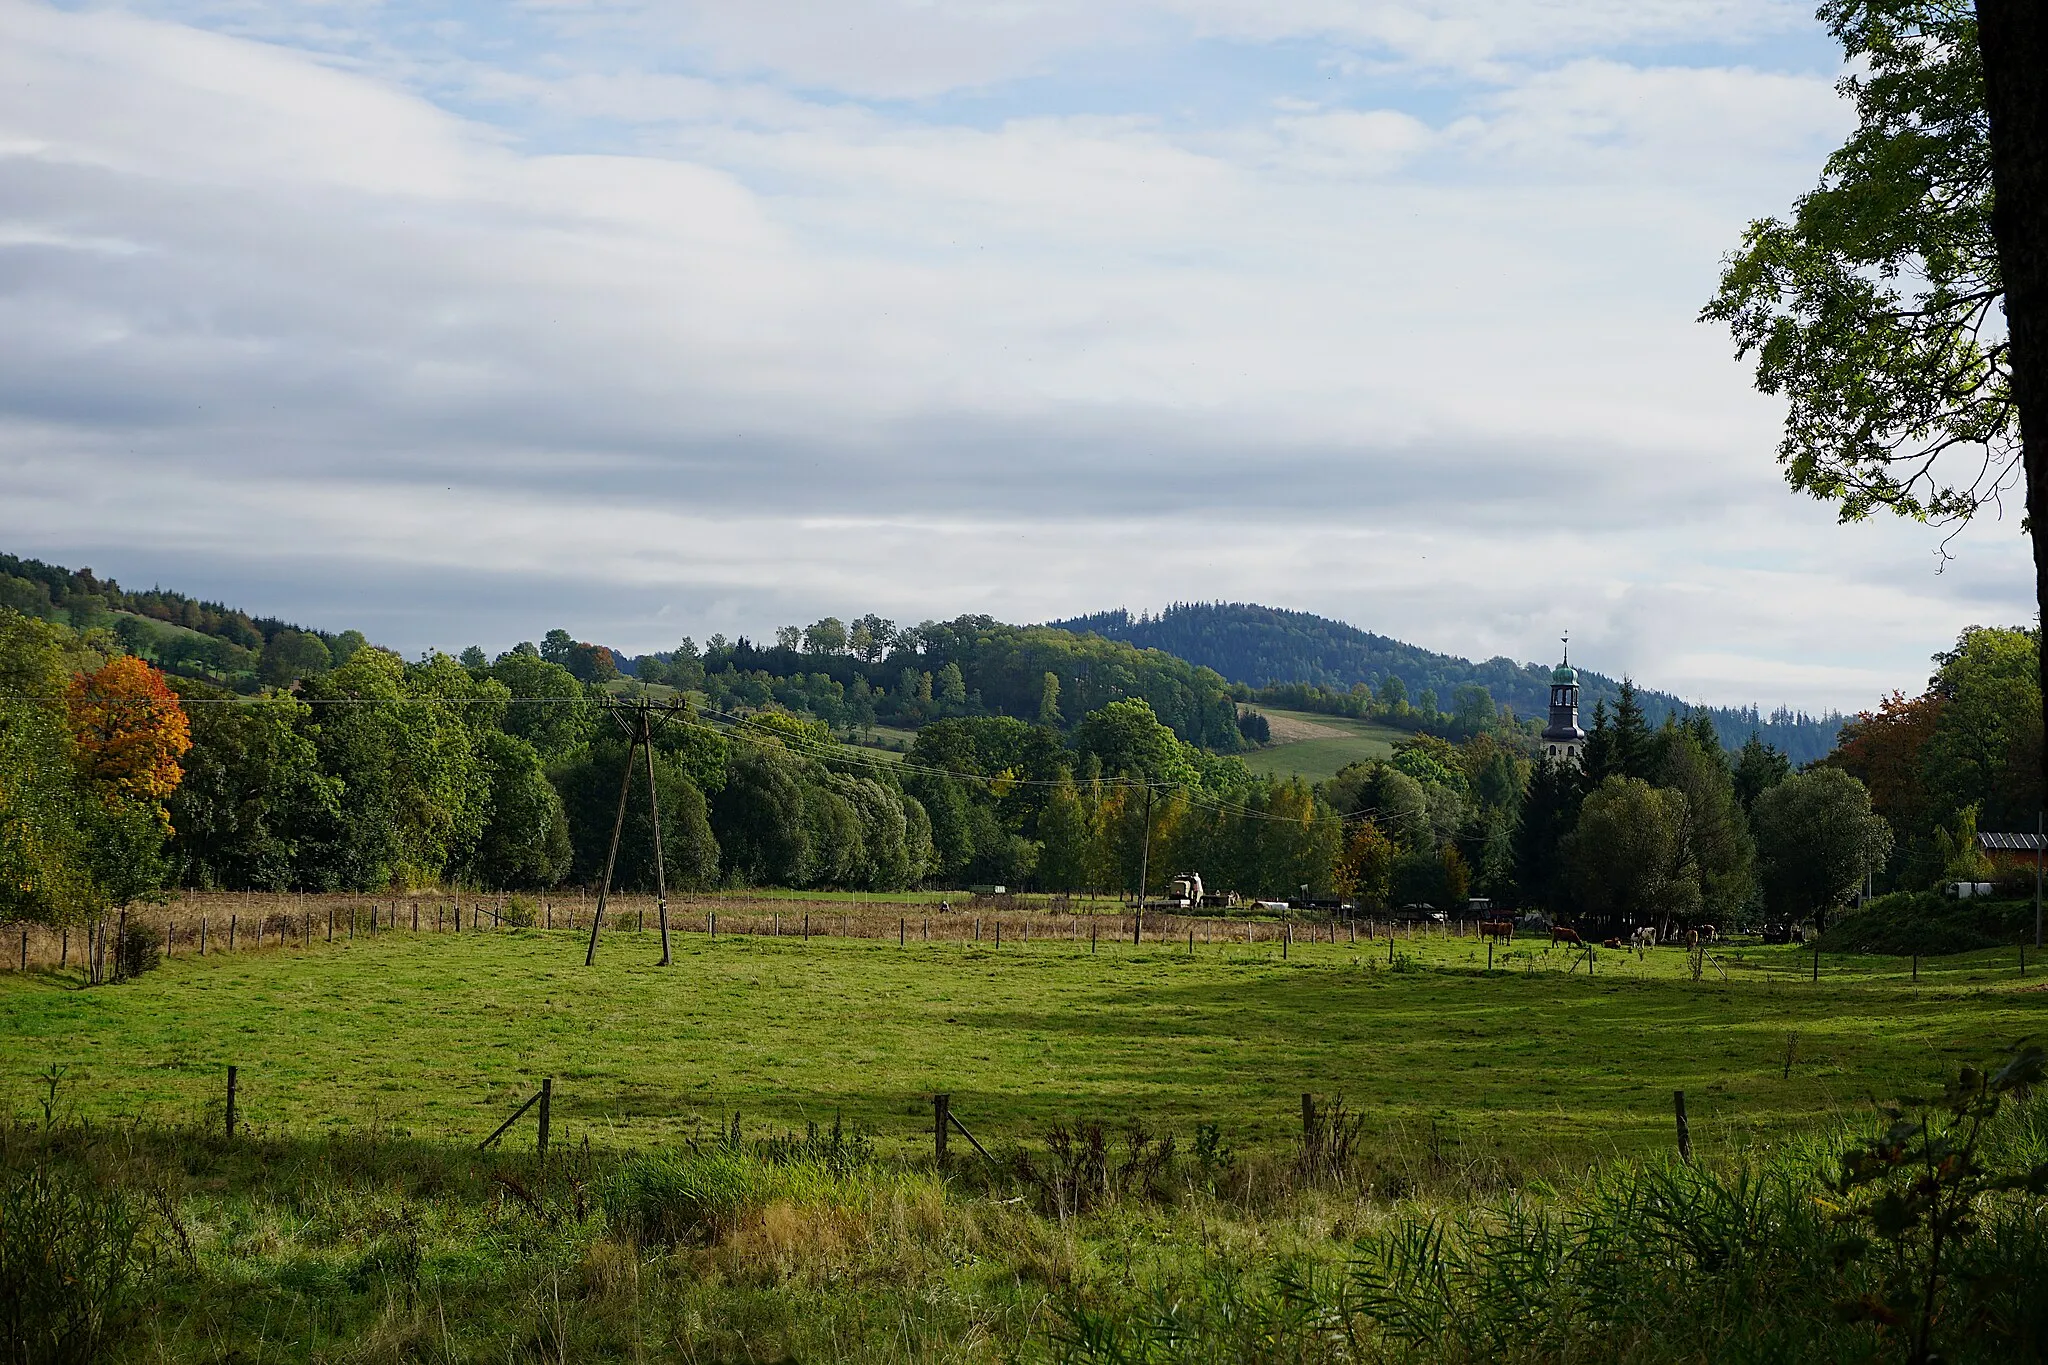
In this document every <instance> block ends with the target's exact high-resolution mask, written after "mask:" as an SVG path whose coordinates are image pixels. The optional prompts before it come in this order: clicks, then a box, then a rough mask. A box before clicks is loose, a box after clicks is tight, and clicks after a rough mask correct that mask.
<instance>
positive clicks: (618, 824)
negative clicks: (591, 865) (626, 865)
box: [583, 731, 640, 967]
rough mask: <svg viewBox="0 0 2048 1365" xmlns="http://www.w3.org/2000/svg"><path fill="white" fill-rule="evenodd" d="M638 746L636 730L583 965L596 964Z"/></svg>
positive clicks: (622, 774)
mask: <svg viewBox="0 0 2048 1365" xmlns="http://www.w3.org/2000/svg"><path fill="white" fill-rule="evenodd" d="M639 746H640V735H639V732H638V731H635V732H633V736H632V738H631V739H629V740H627V741H626V763H625V767H624V769H623V770H622V771H621V772H620V773H619V810H618V814H616V815H614V816H613V817H612V844H611V849H610V851H609V852H607V853H606V854H605V855H604V880H603V881H602V882H600V883H598V887H597V910H596V912H595V913H594V914H592V915H591V917H590V948H589V950H588V951H587V952H585V953H584V954H583V965H584V966H586V967H591V966H595V965H596V964H597V931H598V930H600V929H602V928H603V927H604V903H605V899H606V898H607V897H608V896H610V895H611V891H612V869H613V868H614V867H616V866H617V865H618V861H619V835H620V833H621V832H623V831H624V830H625V828H626V792H627V791H628V789H630V788H631V787H632V785H633V751H634V750H635V749H637V748H638V747H639Z"/></svg>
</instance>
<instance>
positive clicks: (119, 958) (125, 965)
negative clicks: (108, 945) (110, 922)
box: [113, 920, 164, 981]
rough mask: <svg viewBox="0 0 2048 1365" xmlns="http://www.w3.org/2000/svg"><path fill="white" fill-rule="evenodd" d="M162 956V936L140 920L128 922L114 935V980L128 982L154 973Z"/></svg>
mask: <svg viewBox="0 0 2048 1365" xmlns="http://www.w3.org/2000/svg"><path fill="white" fill-rule="evenodd" d="M163 956H164V936H163V935H162V934H160V933H158V932H157V931H156V930H155V929H153V928H151V927H150V926H149V925H147V924H144V923H143V922H142V921H140V920H129V921H128V922H127V923H126V924H124V925H122V926H121V929H120V932H119V933H117V934H115V935H114V954H113V957H114V960H113V973H114V980H116V981H129V980H132V979H134V978H135V977H138V976H141V975H142V974H143V973H144V972H152V971H155V970H156V968H157V964H158V963H160V962H162V961H163Z"/></svg>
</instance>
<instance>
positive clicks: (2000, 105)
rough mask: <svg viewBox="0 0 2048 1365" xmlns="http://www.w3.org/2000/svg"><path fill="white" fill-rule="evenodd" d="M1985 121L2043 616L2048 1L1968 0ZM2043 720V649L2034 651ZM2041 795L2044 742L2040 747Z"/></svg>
mask: <svg viewBox="0 0 2048 1365" xmlns="http://www.w3.org/2000/svg"><path fill="white" fill-rule="evenodd" d="M1976 3H1977V45H1978V48H1979V50H1980V51H1981V53H1982V54H1983V58H1984V103H1985V108H1986V111H1987V112H1988V113H1989V115H1990V119H1991V185H1992V195H1993V199H1992V211H1991V231H1992V235H1993V236H1994V237H1995V238H1996V240H1997V242H1998V265H1999V273H2000V274H2001V275H2002V276H2003V277H2004V282H2005V321H2006V329H2007V333H2008V335H2009V336H2010V337H2011V340H2012V353H2011V361H2012V391H2013V397H2014V399H2015V401H2016V402H2017V404H2018V407H2019V417H2020V448H2021V456H2020V458H2021V462H2022V465H2023V467H2024V468H2025V470H2026V475H2027V524H2028V529H2029V534H2030V535H2031V536H2032V537H2033V542H2034V592H2035V603H2036V606H2037V607H2039V608H2041V609H2043V611H2044V613H2048V4H2044V3H2043V2H2042V0H1976ZM2041 660H2042V668H2041V681H2042V689H2041V708H2042V720H2043V723H2044V727H2048V649H2043V650H2042V651H2041ZM2042 781H2043V788H2042V790H2043V792H2044V794H2048V745H2043V746H2042Z"/></svg>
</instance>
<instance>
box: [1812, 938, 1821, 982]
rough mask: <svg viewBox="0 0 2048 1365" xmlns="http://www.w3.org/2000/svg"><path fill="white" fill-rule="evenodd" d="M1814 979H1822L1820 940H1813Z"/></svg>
mask: <svg viewBox="0 0 2048 1365" xmlns="http://www.w3.org/2000/svg"><path fill="white" fill-rule="evenodd" d="M1813 979H1814V980H1815V981H1818V980H1820V940H1819V939H1815V940H1814V941H1813Z"/></svg>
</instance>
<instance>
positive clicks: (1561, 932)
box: [1550, 924, 1586, 948]
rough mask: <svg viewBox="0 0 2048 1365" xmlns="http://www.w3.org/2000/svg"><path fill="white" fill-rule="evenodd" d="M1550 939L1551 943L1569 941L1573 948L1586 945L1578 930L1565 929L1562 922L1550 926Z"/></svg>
mask: <svg viewBox="0 0 2048 1365" xmlns="http://www.w3.org/2000/svg"><path fill="white" fill-rule="evenodd" d="M1550 941H1551V942H1552V943H1569V944H1571V945H1572V946H1573V947H1574V948H1583V947H1585V946H1586V940H1584V939H1582V938H1580V937H1579V931H1578V930H1576V929H1567V928H1566V927H1565V926H1564V925H1562V924H1554V925H1552V926H1551V927H1550Z"/></svg>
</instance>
